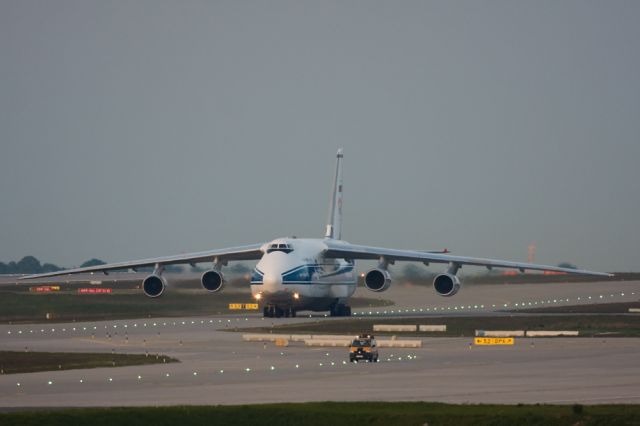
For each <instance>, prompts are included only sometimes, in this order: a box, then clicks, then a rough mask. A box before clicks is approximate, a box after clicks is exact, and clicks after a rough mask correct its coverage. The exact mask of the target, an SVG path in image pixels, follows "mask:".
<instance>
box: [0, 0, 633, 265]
mask: <svg viewBox="0 0 640 426" xmlns="http://www.w3.org/2000/svg"><path fill="white" fill-rule="evenodd" d="M639 20H640V2H636V1H609V2H589V1H562V2H557V1H537V2H510V1H481V2H479V1H456V2H449V1H440V2H427V1H422V2H413V1H404V2H374V1H349V2H342V1H336V2H332V1H322V2H312V1H291V2H283V1H270V2H258V1H256V2H238V1H224V2H223V1H208V2H204V1H203V2H200V1H174V2H167V1H158V0H154V1H142V0H139V1H135V2H129V1H88V0H81V1H80V0H79V1H63V0H58V1H55V2H54V1H25V0H2V1H1V2H0V147H1V149H2V151H1V154H0V193H1V194H2V203H1V204H0V261H4V262H7V261H10V260H18V259H20V258H21V257H22V256H24V255H27V254H32V255H35V256H36V257H38V258H39V259H41V260H42V261H47V262H53V263H56V264H59V265H63V266H72V265H77V264H79V263H80V262H82V261H84V260H86V259H89V258H91V257H99V258H101V259H104V260H107V261H119V260H127V259H137V258H144V257H153V256H160V255H169V254H174V253H180V252H188V251H197V250H205V249H212V248H222V247H228V246H234V245H241V244H247V243H254V242H261V241H267V240H269V239H272V238H275V237H278V236H287V235H298V236H310V237H321V236H322V234H323V231H324V225H325V222H326V216H327V208H328V201H329V196H330V189H331V188H330V186H331V178H332V173H333V167H334V157H335V151H336V149H337V148H338V147H344V152H345V172H344V179H345V200H344V215H345V216H344V228H343V237H344V238H345V239H346V240H347V241H350V242H352V243H362V244H369V245H381V246H386V247H396V248H413V249H439V248H443V247H447V248H449V249H451V250H452V251H453V252H454V253H456V254H460V255H469V256H483V257H496V258H504V259H510V260H519V261H523V260H526V258H527V246H528V245H529V244H530V243H532V242H535V243H536V245H537V256H536V259H535V260H536V261H537V262H539V263H549V264H557V263H559V262H564V261H567V262H571V263H574V264H576V265H578V266H580V267H583V268H588V269H593V270H602V271H628V270H637V269H638V266H639V265H638V253H640V236H639V235H638V230H637V224H638V219H637V217H638V207H639V204H640V190H639V189H638V188H639V187H638V182H640V171H639V170H640V168H639V167H638V164H637V163H638V159H639V158H640V140H639V139H640V138H639V135H640V120H639V118H640V69H639V68H640V67H639V65H640V48H639V45H638V42H639V40H640V25H638V22H639Z"/></svg>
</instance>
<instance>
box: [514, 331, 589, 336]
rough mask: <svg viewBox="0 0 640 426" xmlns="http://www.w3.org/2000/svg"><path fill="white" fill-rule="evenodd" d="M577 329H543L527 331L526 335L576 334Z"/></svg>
mask: <svg viewBox="0 0 640 426" xmlns="http://www.w3.org/2000/svg"><path fill="white" fill-rule="evenodd" d="M578 333H579V332H578V331H567V330H559V331H558V330H545V331H531V330H529V331H527V337H558V336H577V335H578Z"/></svg>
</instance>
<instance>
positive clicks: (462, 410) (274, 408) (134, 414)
mask: <svg viewBox="0 0 640 426" xmlns="http://www.w3.org/2000/svg"><path fill="white" fill-rule="evenodd" d="M0 424H2V425H3V426H11V425H21V426H31V425H34V426H35V425H41V424H47V425H50V426H57V425H60V426H73V425H85V424H91V425H92V426H110V425H114V424H117V425H150V424H152V425H154V426H164V425H167V426H170V425H171V426H173V425H176V424H179V425H181V426H190V425H231V426H235V425H237V426H241V425H256V424H262V425H282V426H289V425H296V426H297V425H306V426H315V425H317V426H326V425H328V424H329V425H332V426H341V425H348V426H352V425H354V424H365V425H370V426H378V425H380V426H387V425H415V426H419V425H425V424H428V425H429V426H438V425H440V426H449V425H451V426H453V425H455V426H467V425H492V426H501V425H505V426H506V425H522V426H529V425H584V426H589V425H633V424H640V406H638V405H597V406H582V405H574V406H570V405H569V406H562V405H453V404H440V403H426V402H393V403H389V402H319V403H305V404H265V405H238V406H176V407H156V408H104V409H102V408H89V409H60V410H53V411H30V412H17V413H4V414H0Z"/></svg>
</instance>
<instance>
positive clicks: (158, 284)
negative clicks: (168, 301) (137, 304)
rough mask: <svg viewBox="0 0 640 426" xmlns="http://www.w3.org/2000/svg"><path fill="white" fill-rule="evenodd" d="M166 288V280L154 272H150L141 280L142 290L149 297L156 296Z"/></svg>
mask: <svg viewBox="0 0 640 426" xmlns="http://www.w3.org/2000/svg"><path fill="white" fill-rule="evenodd" d="M166 288H167V280H166V279H165V278H164V277H163V276H161V275H156V274H151V275H149V276H148V277H147V278H145V279H144V280H142V291H144V294H146V295H147V296H149V297H158V296H160V295H162V293H164V290H165V289H166Z"/></svg>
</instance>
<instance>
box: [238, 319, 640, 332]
mask: <svg viewBox="0 0 640 426" xmlns="http://www.w3.org/2000/svg"><path fill="white" fill-rule="evenodd" d="M374 324H446V325H447V331H446V332H415V333H407V332H401V333H399V332H394V333H376V334H380V335H385V334H387V335H389V334H395V335H402V336H449V337H461V336H474V335H475V330H578V331H579V332H580V335H581V336H585V337H597V336H605V335H606V336H608V337H639V336H640V315H637V316H636V315H535V316H534V315H511V316H485V317H466V316H464V317H431V316H430V317H423V318H420V317H411V318H350V319H346V320H333V321H326V320H319V321H313V322H305V323H296V324H283V325H277V326H274V327H258V328H245V329H240V330H239V331H246V332H258V333H261V332H266V333H269V332H277V333H302V334H314V333H317V334H322V333H328V334H360V333H363V332H369V331H372V330H373V325H374Z"/></svg>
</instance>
